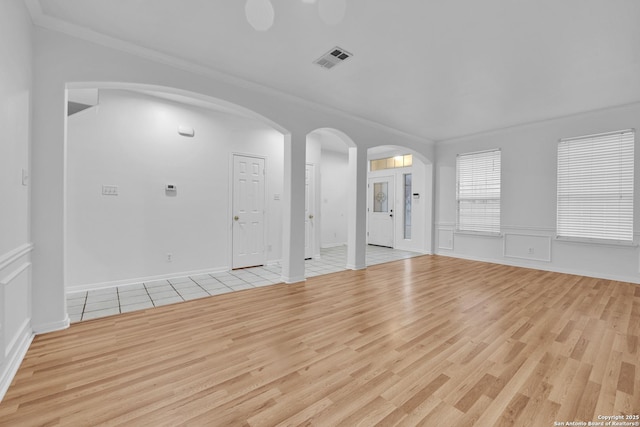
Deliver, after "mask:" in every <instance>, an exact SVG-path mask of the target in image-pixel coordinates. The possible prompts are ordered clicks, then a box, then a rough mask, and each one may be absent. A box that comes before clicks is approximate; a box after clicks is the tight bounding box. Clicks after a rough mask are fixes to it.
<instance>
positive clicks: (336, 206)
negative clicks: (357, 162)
mask: <svg viewBox="0 0 640 427" xmlns="http://www.w3.org/2000/svg"><path fill="white" fill-rule="evenodd" d="M348 178H349V156H348V154H347V153H341V152H337V151H333V150H322V163H321V168H320V180H321V183H322V184H321V192H322V194H321V195H320V204H321V208H320V212H321V215H322V232H321V237H320V244H321V246H322V247H323V248H328V247H332V246H340V245H346V244H347V208H348V201H347V193H348V191H347V189H348V187H347V186H346V185H345V182H347V181H348Z"/></svg>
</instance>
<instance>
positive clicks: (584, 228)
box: [557, 129, 635, 242]
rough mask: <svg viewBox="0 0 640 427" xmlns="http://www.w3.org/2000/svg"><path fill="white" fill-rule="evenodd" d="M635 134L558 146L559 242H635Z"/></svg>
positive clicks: (568, 141) (610, 135)
mask: <svg viewBox="0 0 640 427" xmlns="http://www.w3.org/2000/svg"><path fill="white" fill-rule="evenodd" d="M634 138H635V132H634V130H632V129H631V130H624V131H618V132H612V133H606V134H599V135H589V136H584V137H577V138H567V139H561V140H560V141H559V143H558V212H557V234H558V237H560V238H562V237H568V238H585V239H607V240H616V241H628V242H630V241H632V240H633V168H634V166H633V157H634V153H633V148H634Z"/></svg>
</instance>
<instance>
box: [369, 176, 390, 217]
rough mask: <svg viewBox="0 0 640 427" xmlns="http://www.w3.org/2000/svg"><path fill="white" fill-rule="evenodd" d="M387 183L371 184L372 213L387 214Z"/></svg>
mask: <svg viewBox="0 0 640 427" xmlns="http://www.w3.org/2000/svg"><path fill="white" fill-rule="evenodd" d="M388 186H389V183H387V182H376V183H374V184H373V211H374V212H389V189H388Z"/></svg>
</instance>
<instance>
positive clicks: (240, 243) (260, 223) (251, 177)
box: [232, 155, 265, 268]
mask: <svg viewBox="0 0 640 427" xmlns="http://www.w3.org/2000/svg"><path fill="white" fill-rule="evenodd" d="M264 186H265V182H264V159H263V158H258V157H247V156H240V155H234V156H233V209H232V212H233V230H232V234H233V243H232V245H233V257H232V258H233V259H232V268H243V267H251V266H255V265H263V264H264V256H265V253H264V217H265V209H264V208H265V190H264Z"/></svg>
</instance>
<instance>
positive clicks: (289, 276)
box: [282, 133, 307, 283]
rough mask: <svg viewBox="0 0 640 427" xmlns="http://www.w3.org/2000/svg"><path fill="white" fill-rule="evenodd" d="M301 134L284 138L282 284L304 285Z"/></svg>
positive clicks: (303, 144) (303, 143) (304, 145)
mask: <svg viewBox="0 0 640 427" xmlns="http://www.w3.org/2000/svg"><path fill="white" fill-rule="evenodd" d="M306 138H307V137H306V135H305V134H304V133H293V134H290V135H285V137H284V194H283V198H282V202H283V203H282V221H283V224H282V231H283V236H282V281H283V282H285V283H297V282H303V281H304V280H305V277H304V236H305V233H304V201H305V166H306V157H307V139H306Z"/></svg>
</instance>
